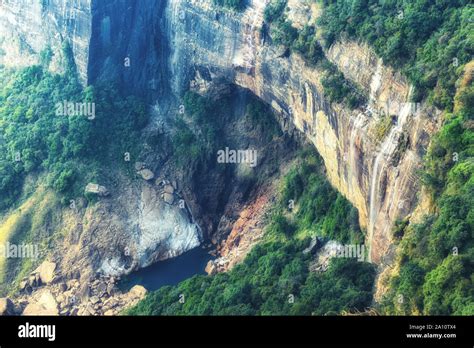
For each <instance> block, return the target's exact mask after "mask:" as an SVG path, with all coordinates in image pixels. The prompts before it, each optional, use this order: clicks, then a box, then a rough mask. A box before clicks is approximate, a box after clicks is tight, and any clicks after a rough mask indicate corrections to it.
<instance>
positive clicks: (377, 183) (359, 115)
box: [166, 0, 439, 263]
mask: <svg viewBox="0 0 474 348" xmlns="http://www.w3.org/2000/svg"><path fill="white" fill-rule="evenodd" d="M289 6H290V15H292V16H293V20H294V21H295V22H296V23H298V22H300V23H306V22H307V21H308V20H309V19H310V18H311V17H314V16H316V15H317V13H315V11H313V7H312V6H311V5H310V4H309V2H308V3H307V2H306V1H291V2H289ZM264 7H265V2H262V1H251V6H250V7H249V8H248V9H247V10H246V11H245V13H243V14H241V15H236V14H235V13H231V12H229V11H226V10H222V9H218V8H216V7H215V6H213V4H212V1H211V0H199V1H198V0H190V1H174V2H170V4H169V5H168V8H167V10H166V18H167V23H168V24H167V28H168V30H167V33H168V36H169V39H168V40H169V42H170V43H171V45H170V47H171V52H172V54H171V56H170V69H171V71H172V74H171V76H173V80H172V87H173V89H174V90H175V91H180V90H183V89H186V88H187V86H188V85H187V84H188V79H191V86H193V85H195V84H197V83H199V82H200V80H202V73H199V74H196V71H198V72H200V71H203V70H204V71H207V74H206V76H207V79H208V81H207V82H208V83H211V82H212V81H215V83H217V84H218V83H221V82H222V81H223V80H224V81H229V82H233V83H236V84H237V85H240V86H242V87H244V88H248V89H250V90H251V91H252V92H253V93H255V94H256V95H257V96H259V97H260V98H261V99H263V100H264V101H266V102H267V103H268V104H270V105H272V107H273V108H274V109H275V111H277V112H278V113H279V114H280V115H281V116H282V118H283V127H284V129H287V130H289V129H291V128H292V127H296V128H297V129H299V130H300V131H301V132H303V133H304V134H305V135H306V137H307V138H308V139H309V140H310V141H311V142H312V143H313V144H314V145H315V146H316V148H317V149H318V151H319V153H320V154H321V155H322V157H323V158H324V162H325V165H326V168H327V173H328V177H329V180H330V181H331V182H332V184H333V185H334V186H335V187H336V188H337V189H338V190H339V191H340V192H342V193H343V194H344V195H345V196H346V197H347V198H348V199H349V200H350V201H351V202H352V203H353V204H354V205H355V206H356V207H357V208H358V210H359V213H360V222H361V224H362V226H365V227H367V230H368V235H367V243H368V244H369V245H370V247H371V259H372V260H373V261H374V262H376V263H383V257H384V256H386V255H388V254H389V251H390V246H391V242H390V240H391V236H390V231H391V226H392V224H393V222H394V221H395V220H396V219H401V218H404V217H405V216H407V215H408V214H409V213H410V212H411V211H412V209H413V208H414V206H415V205H416V201H417V197H416V195H417V192H418V188H419V180H418V177H417V174H416V173H417V170H418V169H419V168H420V160H421V156H422V155H423V153H424V152H425V148H426V146H427V144H428V142H429V139H430V136H431V134H432V133H433V132H434V131H435V130H436V129H437V122H438V121H437V119H438V114H439V113H438V112H437V111H436V110H433V109H431V108H429V107H428V106H427V105H425V104H418V105H414V104H412V103H409V95H410V86H409V84H408V82H407V81H406V80H405V79H404V78H403V77H402V76H401V75H400V74H398V73H397V72H395V71H393V70H392V69H390V68H388V67H385V66H384V65H383V64H382V62H381V60H380V59H378V58H377V57H376V56H375V54H374V53H373V52H372V51H371V50H370V49H369V48H368V47H367V46H365V45H363V44H358V43H355V42H338V43H336V44H335V45H334V46H332V47H331V48H330V49H329V50H328V52H327V56H328V58H329V59H330V60H331V61H332V62H333V63H334V64H336V65H337V66H338V67H339V69H340V70H341V71H342V72H343V73H344V74H345V76H346V77H347V78H349V79H351V80H353V81H354V82H356V83H357V84H358V85H359V86H360V87H362V90H364V91H367V92H368V94H369V96H370V99H369V103H368V105H367V106H366V107H364V109H358V110H350V109H348V108H346V107H344V106H343V105H337V104H331V103H330V102H329V101H328V99H327V98H326V97H325V96H324V93H323V88H322V86H321V84H320V82H319V81H320V77H321V75H322V71H319V70H318V69H315V68H311V67H309V66H308V65H307V64H305V63H304V61H303V60H302V59H301V58H300V57H298V56H297V55H294V54H293V55H291V56H290V57H286V56H285V55H283V54H282V50H281V48H279V47H275V46H273V45H270V44H268V43H267V42H265V37H264V36H262V35H261V31H260V28H261V27H262V21H263V11H264ZM193 80H194V81H193ZM380 110H383V111H384V112H380ZM383 113H385V114H389V115H393V122H392V123H393V124H392V126H391V128H390V130H389V131H387V132H386V133H385V134H383V136H382V137H381V138H380V139H377V137H376V136H375V135H374V134H375V133H376V132H375V130H376V128H377V126H378V124H379V123H380V119H381V118H382V114H383Z"/></svg>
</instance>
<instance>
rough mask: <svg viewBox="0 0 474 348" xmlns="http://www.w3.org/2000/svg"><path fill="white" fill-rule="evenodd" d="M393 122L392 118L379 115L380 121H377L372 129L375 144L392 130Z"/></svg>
mask: <svg viewBox="0 0 474 348" xmlns="http://www.w3.org/2000/svg"><path fill="white" fill-rule="evenodd" d="M392 126H393V120H392V116H390V115H386V114H382V115H380V119H379V120H378V121H377V123H376V124H375V127H374V138H375V140H376V141H377V142H380V141H382V140H383V139H385V137H386V136H387V135H388V133H389V132H390V129H392Z"/></svg>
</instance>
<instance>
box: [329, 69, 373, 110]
mask: <svg viewBox="0 0 474 348" xmlns="http://www.w3.org/2000/svg"><path fill="white" fill-rule="evenodd" d="M322 66H323V67H324V69H325V73H324V76H323V78H322V79H321V84H322V85H323V88H324V95H326V96H327V97H328V98H329V100H330V101H331V102H333V103H334V102H335V103H344V104H345V105H347V106H348V107H349V108H351V109H356V108H358V107H359V106H361V105H364V104H365V103H366V97H365V96H364V94H363V93H362V91H361V90H360V89H359V88H358V87H357V86H356V85H355V84H354V83H352V82H351V81H349V80H347V79H346V78H345V77H344V74H343V73H342V72H340V71H339V70H338V69H337V67H336V66H335V65H334V64H332V63H330V62H329V61H325V62H324V63H323V64H322Z"/></svg>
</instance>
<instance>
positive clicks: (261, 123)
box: [247, 99, 282, 141]
mask: <svg viewBox="0 0 474 348" xmlns="http://www.w3.org/2000/svg"><path fill="white" fill-rule="evenodd" d="M247 117H248V119H249V121H250V123H251V124H252V125H255V128H256V130H257V131H258V132H259V133H260V134H264V136H265V137H266V140H267V141H270V140H272V139H273V137H275V136H277V137H278V136H281V135H282V132H281V129H280V127H279V126H278V123H277V122H276V121H275V119H274V116H273V115H272V111H271V110H270V108H269V106H268V105H266V104H263V103H262V102H261V101H259V100H257V99H254V100H252V101H251V102H250V103H249V104H248V105H247Z"/></svg>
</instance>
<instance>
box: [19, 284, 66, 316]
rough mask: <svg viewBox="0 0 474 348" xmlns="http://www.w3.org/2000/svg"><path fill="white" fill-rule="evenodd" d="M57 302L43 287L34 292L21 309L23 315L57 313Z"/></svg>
mask: <svg viewBox="0 0 474 348" xmlns="http://www.w3.org/2000/svg"><path fill="white" fill-rule="evenodd" d="M58 314H59V311H58V303H57V302H56V299H55V298H54V296H53V295H52V294H51V291H49V290H47V289H44V290H40V291H39V292H38V293H37V294H35V296H34V298H33V299H32V302H30V303H29V304H28V305H27V306H26V308H25V309H24V310H23V315H58Z"/></svg>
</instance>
